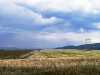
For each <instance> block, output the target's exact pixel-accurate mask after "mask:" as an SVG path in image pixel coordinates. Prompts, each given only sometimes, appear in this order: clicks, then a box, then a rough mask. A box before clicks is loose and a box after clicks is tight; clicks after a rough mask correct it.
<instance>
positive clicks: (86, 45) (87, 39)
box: [85, 38, 88, 50]
mask: <svg viewBox="0 0 100 75" xmlns="http://www.w3.org/2000/svg"><path fill="white" fill-rule="evenodd" d="M85 40H86V50H87V40H88V39H87V38H86V39H85Z"/></svg>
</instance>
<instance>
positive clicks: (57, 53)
mask: <svg viewBox="0 0 100 75" xmlns="http://www.w3.org/2000/svg"><path fill="white" fill-rule="evenodd" d="M83 57H86V58H87V57H100V51H99V50H90V51H86V50H60V49H59V50H41V51H39V52H35V53H34V54H33V55H31V56H30V57H28V59H35V58H36V59H39V58H40V59H44V58H83Z"/></svg>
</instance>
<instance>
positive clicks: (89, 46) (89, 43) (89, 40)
mask: <svg viewBox="0 0 100 75" xmlns="http://www.w3.org/2000/svg"><path fill="white" fill-rule="evenodd" d="M88 40H89V50H90V40H91V39H90V38H89V39H88Z"/></svg>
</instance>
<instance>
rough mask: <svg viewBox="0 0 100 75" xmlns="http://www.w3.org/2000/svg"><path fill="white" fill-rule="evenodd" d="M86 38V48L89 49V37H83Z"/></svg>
mask: <svg viewBox="0 0 100 75" xmlns="http://www.w3.org/2000/svg"><path fill="white" fill-rule="evenodd" d="M85 40H86V50H90V40H91V39H90V38H89V39H87V38H86V39H85Z"/></svg>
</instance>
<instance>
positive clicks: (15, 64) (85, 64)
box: [0, 50, 100, 75]
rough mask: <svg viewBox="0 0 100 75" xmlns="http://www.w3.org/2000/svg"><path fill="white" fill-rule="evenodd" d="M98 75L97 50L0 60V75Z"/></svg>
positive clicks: (99, 57)
mask: <svg viewBox="0 0 100 75" xmlns="http://www.w3.org/2000/svg"><path fill="white" fill-rule="evenodd" d="M99 74H100V51H99V50H91V51H86V50H41V51H34V52H33V54H32V55H30V56H29V57H27V58H25V59H7V60H0V75H99Z"/></svg>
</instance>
